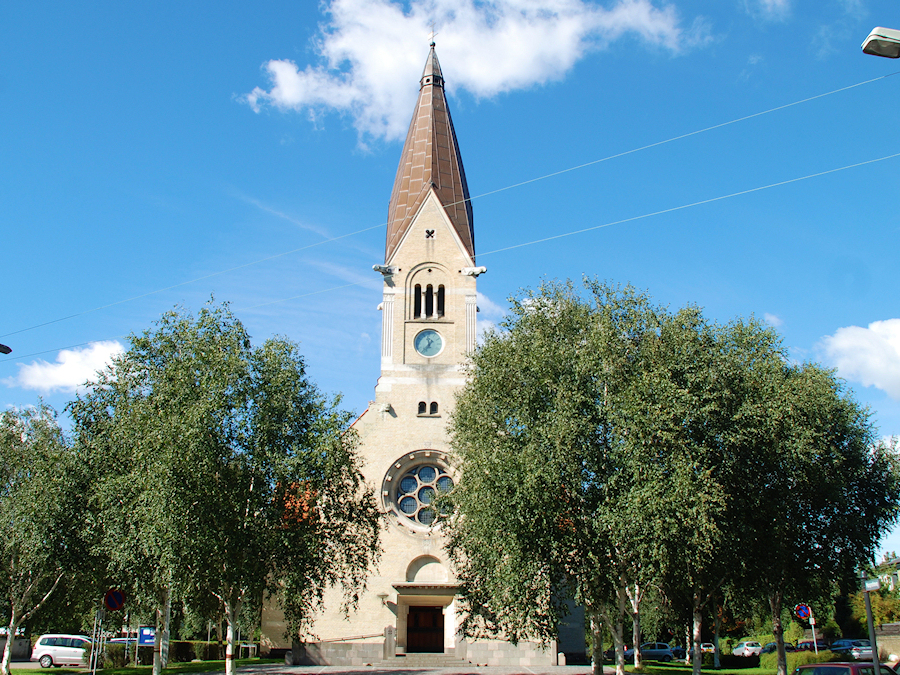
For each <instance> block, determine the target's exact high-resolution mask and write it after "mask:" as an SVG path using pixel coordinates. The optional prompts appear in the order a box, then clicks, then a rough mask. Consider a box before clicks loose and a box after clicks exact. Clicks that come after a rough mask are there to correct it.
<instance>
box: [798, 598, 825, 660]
mask: <svg viewBox="0 0 900 675" xmlns="http://www.w3.org/2000/svg"><path fill="white" fill-rule="evenodd" d="M794 614H796V615H797V618H798V619H803V620H804V621H809V625H810V627H811V628H812V634H813V649H814V650H815V652H816V654H818V653H819V640H818V639H817V638H816V617H814V616H813V612H812V607H810V606H809V605H807V604H803V603H801V604H799V605H797V606H796V607H794Z"/></svg>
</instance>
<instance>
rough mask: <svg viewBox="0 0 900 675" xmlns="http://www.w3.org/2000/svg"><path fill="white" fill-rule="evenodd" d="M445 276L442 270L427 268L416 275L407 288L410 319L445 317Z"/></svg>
mask: <svg viewBox="0 0 900 675" xmlns="http://www.w3.org/2000/svg"><path fill="white" fill-rule="evenodd" d="M445 281H446V275H445V273H444V272H443V270H441V269H439V268H436V267H428V268H426V269H423V270H420V271H419V272H418V273H417V274H416V279H415V280H411V282H412V283H411V286H410V287H409V291H410V295H411V296H412V297H411V298H410V304H409V312H410V317H411V318H413V319H418V320H422V319H443V318H444V316H445V315H446V298H447V291H446V286H445V284H444V283H442V282H445Z"/></svg>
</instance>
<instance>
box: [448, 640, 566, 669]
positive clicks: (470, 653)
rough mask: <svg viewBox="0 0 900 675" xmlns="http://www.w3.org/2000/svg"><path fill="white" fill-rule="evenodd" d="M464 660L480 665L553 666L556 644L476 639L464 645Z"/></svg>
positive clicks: (554, 663) (555, 657)
mask: <svg viewBox="0 0 900 675" xmlns="http://www.w3.org/2000/svg"><path fill="white" fill-rule="evenodd" d="M465 658H466V660H467V661H468V662H469V663H472V664H476V665H482V666H555V665H556V659H557V656H556V645H555V644H551V645H550V646H549V647H548V648H547V649H544V648H542V647H541V646H540V645H539V644H537V643H536V642H520V643H519V644H517V645H514V644H512V643H511V642H504V641H502V640H477V641H475V642H469V643H468V644H467V645H466V657H465Z"/></svg>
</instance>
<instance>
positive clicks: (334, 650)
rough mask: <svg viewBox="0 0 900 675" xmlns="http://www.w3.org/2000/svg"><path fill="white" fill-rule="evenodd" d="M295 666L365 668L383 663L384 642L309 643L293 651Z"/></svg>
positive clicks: (296, 646)
mask: <svg viewBox="0 0 900 675" xmlns="http://www.w3.org/2000/svg"><path fill="white" fill-rule="evenodd" d="M291 655H292V659H291V662H292V663H293V665H295V666H365V665H367V664H373V663H377V662H379V661H381V659H382V658H383V656H384V644H383V641H378V642H308V643H306V644H302V645H300V644H295V645H294V648H293V649H292V650H291Z"/></svg>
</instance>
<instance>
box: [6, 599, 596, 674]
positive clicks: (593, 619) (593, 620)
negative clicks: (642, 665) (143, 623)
mask: <svg viewBox="0 0 900 675" xmlns="http://www.w3.org/2000/svg"><path fill="white" fill-rule="evenodd" d="M2 675H7V673H3V674H2ZM591 675H603V631H602V630H601V624H600V618H599V617H598V616H597V613H596V612H591Z"/></svg>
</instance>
